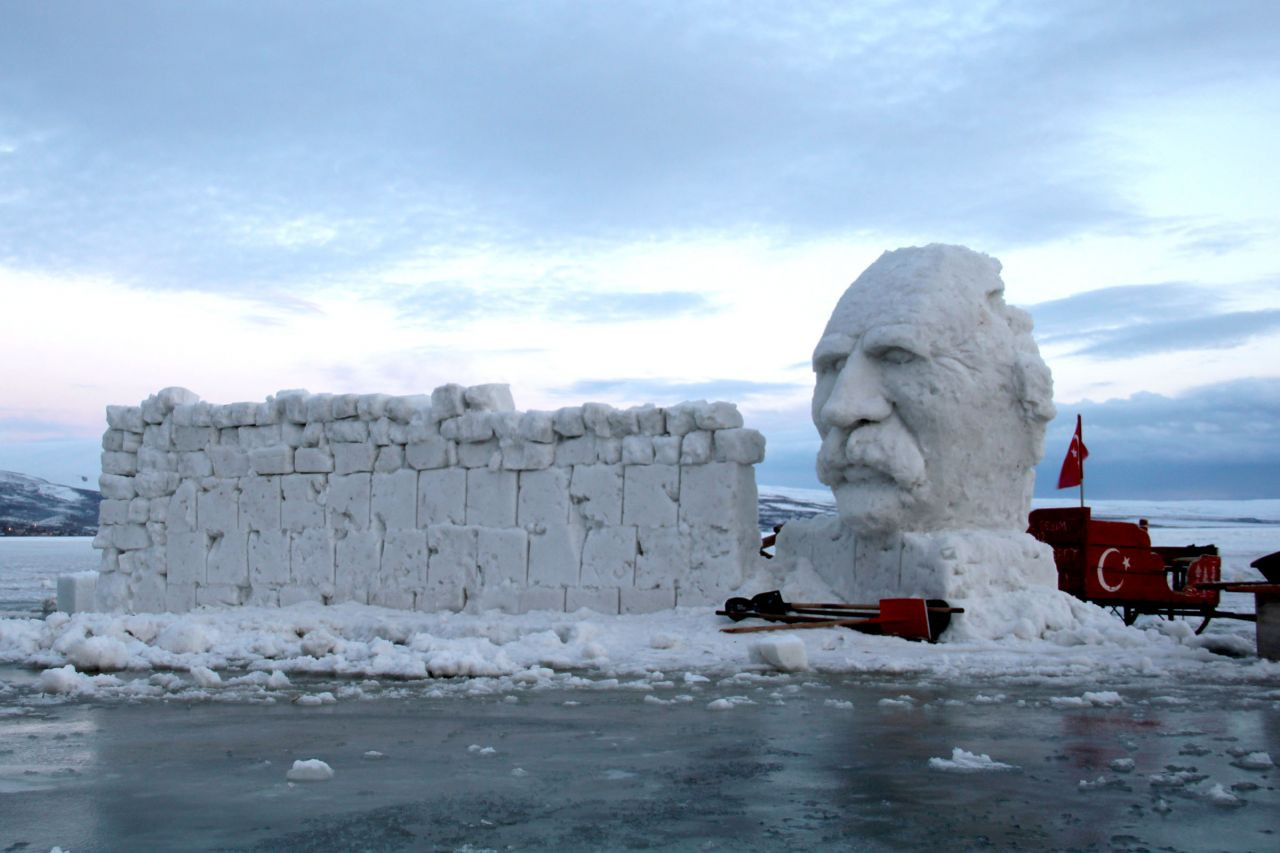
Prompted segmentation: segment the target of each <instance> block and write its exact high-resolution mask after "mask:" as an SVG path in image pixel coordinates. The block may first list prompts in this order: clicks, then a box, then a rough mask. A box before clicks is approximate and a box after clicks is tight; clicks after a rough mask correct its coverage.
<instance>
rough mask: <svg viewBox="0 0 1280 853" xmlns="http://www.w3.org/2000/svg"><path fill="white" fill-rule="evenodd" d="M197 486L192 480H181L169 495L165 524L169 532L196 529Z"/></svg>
mask: <svg viewBox="0 0 1280 853" xmlns="http://www.w3.org/2000/svg"><path fill="white" fill-rule="evenodd" d="M199 492H200V490H199V487H197V486H196V483H195V481H194V480H183V481H182V482H181V483H179V484H178V488H176V489H174V492H173V494H172V495H171V496H170V497H169V502H168V508H167V511H166V512H165V517H164V521H165V525H166V526H167V527H168V528H169V531H170V532H173V531H177V530H196V529H197V527H196V501H197V495H198V494H199Z"/></svg>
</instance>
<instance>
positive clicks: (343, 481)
mask: <svg viewBox="0 0 1280 853" xmlns="http://www.w3.org/2000/svg"><path fill="white" fill-rule="evenodd" d="M372 490H373V486H372V478H371V477H370V475H369V474H365V473H361V474H343V475H336V474H335V475H334V476H332V477H330V478H329V494H328V499H327V502H326V506H325V509H326V511H327V515H328V526H329V527H330V528H331V529H334V530H368V529H369V507H370V504H371V502H372ZM242 500H243V499H242Z"/></svg>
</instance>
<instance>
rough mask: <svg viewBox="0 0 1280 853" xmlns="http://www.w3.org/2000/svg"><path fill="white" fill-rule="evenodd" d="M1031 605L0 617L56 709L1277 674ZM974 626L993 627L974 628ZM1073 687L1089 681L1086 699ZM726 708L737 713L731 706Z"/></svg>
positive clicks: (1076, 610) (1108, 699)
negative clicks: (829, 619)
mask: <svg viewBox="0 0 1280 853" xmlns="http://www.w3.org/2000/svg"><path fill="white" fill-rule="evenodd" d="M801 587H803V583H802V584H801ZM801 592H803V589H801ZM788 594H792V593H791V592H788ZM1020 595H1021V598H1020V605H1019V606H1017V607H1015V606H1013V605H1012V604H1010V606H1008V607H1007V608H999V607H996V606H993V605H991V604H990V603H989V602H983V603H976V602H975V603H969V607H970V608H972V609H971V611H970V612H967V613H965V614H964V616H963V617H962V618H960V619H957V620H955V621H954V622H953V623H952V627H951V629H950V630H949V631H947V633H945V634H944V635H943V637H942V638H941V642H939V643H937V644H933V645H931V644H928V643H920V642H909V641H906V640H902V639H898V638H895V637H882V636H874V635H868V634H861V633H858V632H854V631H850V630H846V629H843V628H830V629H820V630H804V631H794V632H781V631H780V632H777V633H771V634H768V635H765V636H763V637H762V636H761V635H757V634H747V635H733V634H725V633H722V632H721V631H720V629H721V628H722V627H727V626H729V625H732V624H734V623H732V622H730V621H729V620H728V619H727V618H724V617H719V616H716V615H714V613H713V612H712V611H713V608H711V607H706V608H677V609H675V610H670V611H665V612H661V613H652V614H633V615H624V616H605V615H601V614H598V613H594V612H592V611H588V610H579V611H577V612H576V613H562V612H554V611H541V612H532V613H526V614H520V615H508V614H503V613H499V612H493V611H490V612H481V613H413V612H405V611H401V610H391V609H386V608H379V607H371V606H365V605H356V604H344V605H338V606H332V607H324V606H321V605H316V604H301V605H295V606H293V607H286V608H249V607H237V608H227V609H209V610H202V611H195V612H192V613H186V614H181V615H178V614H135V615H124V614H105V613H78V614H76V615H74V616H68V615H66V614H64V613H54V614H51V615H49V616H48V617H46V618H44V619H34V618H30V619H0V663H17V664H21V665H24V666H26V667H30V668H32V669H35V670H39V671H41V672H40V674H39V675H38V676H37V677H36V678H35V679H34V682H33V683H32V684H31V689H32V691H33V692H34V691H39V692H40V693H41V694H43V695H44V696H45V697H46V698H47V699H61V700H64V701H65V700H75V699H77V698H81V697H86V696H93V697H95V698H98V699H110V698H118V699H126V700H131V699H148V698H154V699H171V698H179V699H185V700H191V701H205V700H210V699H214V700H226V701H263V702H271V701H278V700H279V701H295V702H300V703H303V704H307V703H311V704H326V703H329V702H335V701H336V702H343V701H349V700H353V699H356V700H358V699H362V698H367V697H368V696H370V695H373V694H376V693H378V692H385V690H387V689H393V688H394V685H396V684H404V683H406V682H425V683H426V685H428V686H429V688H430V689H431V690H433V691H434V690H439V691H443V693H442V694H441V695H480V694H492V693H495V692H503V691H518V690H522V689H541V688H549V687H556V688H564V687H581V688H583V689H592V688H596V687H622V688H625V689H634V690H636V691H639V692H642V693H645V692H648V693H652V692H653V691H654V690H655V689H656V690H662V689H663V688H664V687H665V686H672V685H674V686H677V689H678V686H680V685H689V686H693V687H696V686H697V685H699V684H700V683H702V682H706V681H707V680H708V679H713V680H723V679H726V678H727V679H734V678H739V677H744V676H748V675H751V676H752V677H754V675H753V674H755V673H762V674H767V673H769V672H775V671H777V670H782V671H784V672H792V671H799V670H805V671H812V672H817V673H861V674H872V675H889V676H892V677H899V676H902V675H904V674H919V675H920V676H922V677H932V678H938V679H942V680H957V679H992V680H996V681H999V680H1001V679H1012V680H1017V681H1020V682H1022V683H1025V682H1026V680H1027V679H1034V678H1052V679H1055V683H1058V684H1062V685H1063V687H1064V688H1066V689H1062V690H1061V691H1060V696H1059V697H1058V701H1061V702H1064V703H1066V704H1067V705H1071V706H1077V705H1078V706H1080V707H1110V706H1115V705H1117V704H1121V703H1123V701H1124V699H1123V697H1122V696H1120V695H1119V694H1116V693H1114V692H1111V691H1105V690H1098V689H1097V687H1096V684H1097V680H1098V679H1100V678H1104V677H1114V678H1120V679H1139V678H1147V677H1163V678H1178V677H1181V676H1184V675H1185V676H1187V677H1211V678H1213V679H1214V680H1215V681H1217V682H1220V683H1227V682H1232V681H1235V682H1256V681H1259V680H1263V681H1265V680H1267V679H1271V680H1275V679H1276V678H1280V663H1275V662H1269V661H1264V660H1259V659H1257V658H1255V657H1246V658H1225V657H1220V656H1218V655H1215V654H1213V653H1212V652H1211V651H1209V650H1208V649H1206V648H1203V647H1202V644H1201V642H1200V641H1201V640H1203V638H1202V637H1195V636H1194V635H1193V634H1192V630H1191V627H1190V626H1189V625H1188V624H1186V623H1185V622H1178V623H1167V622H1158V623H1154V624H1151V625H1146V626H1143V625H1142V624H1141V623H1140V625H1139V626H1135V627H1125V626H1124V625H1123V624H1122V623H1121V622H1120V620H1119V619H1117V618H1115V617H1114V616H1111V615H1109V614H1107V613H1105V612H1104V611H1102V610H1100V609H1099V608H1096V607H1094V606H1093V605H1089V604H1085V603H1083V602H1078V601H1075V600H1074V599H1069V598H1068V599H1066V600H1065V601H1064V600H1063V599H1062V598H1061V597H1058V596H1048V595H1045V594H1043V593H1032V592H1028V593H1026V594H1025V595H1022V594H1020ZM814 600H821V599H820V598H818V599H814ZM967 619H971V620H974V621H972V622H969V623H968V624H966V622H965V621H964V620H967ZM975 623H977V624H980V625H985V626H986V627H985V628H984V629H983V630H973V628H972V626H973V625H974V624H975ZM992 626H995V627H992ZM1212 630H1214V631H1237V632H1238V634H1239V636H1240V637H1241V638H1242V641H1243V637H1244V636H1245V634H1247V633H1251V632H1252V630H1253V626H1252V625H1248V623H1244V624H1243V625H1241V624H1239V623H1226V624H1224V625H1223V626H1222V627H1221V628H1219V626H1218V623H1217V622H1215V623H1214V626H1213V629H1212ZM991 635H996V636H998V637H999V639H998V640H993V639H990V638H989V637H990V636H991ZM428 680H430V681H428ZM318 681H319V682H324V683H323V684H316V682H318ZM1073 681H1074V682H1075V683H1077V684H1078V685H1079V687H1078V688H1077V691H1076V692H1074V693H1073V692H1072V691H1071V690H1070V689H1069V688H1070V685H1071V684H1072V682H1073ZM737 692H741V691H737ZM987 692H989V693H992V694H993V695H994V696H996V697H999V696H1001V695H1002V694H1000V693H999V692H996V691H987ZM300 694H301V695H300ZM664 695H665V694H664ZM682 695H683V694H682ZM304 699H305V702H304ZM662 701H663V702H667V701H672V700H670V699H669V698H664V699H662ZM680 701H685V700H683V699H682V700H680ZM992 701H998V700H992ZM722 704H723V706H725V707H729V708H731V707H733V706H734V703H733V701H732V697H730V700H729V701H726V702H725V703H722ZM717 707H720V706H717ZM1253 760H1255V761H1258V762H1259V763H1260V758H1257V759H1253Z"/></svg>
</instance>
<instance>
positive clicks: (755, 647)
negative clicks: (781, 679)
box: [751, 637, 809, 672]
mask: <svg viewBox="0 0 1280 853" xmlns="http://www.w3.org/2000/svg"><path fill="white" fill-rule="evenodd" d="M751 658H752V660H755V661H758V662H760V663H764V664H768V665H769V666H771V667H773V668H774V669H780V670H782V671H783V672H797V671H799V670H803V669H808V668H809V654H808V652H807V651H806V650H805V646H804V640H801V639H800V638H799V637H767V638H765V639H763V640H757V641H756V642H755V643H753V644H752V646H751Z"/></svg>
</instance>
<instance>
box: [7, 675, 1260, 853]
mask: <svg viewBox="0 0 1280 853" xmlns="http://www.w3.org/2000/svg"><path fill="white" fill-rule="evenodd" d="M0 672H3V674H4V675H5V676H6V677H18V678H22V677H24V674H23V673H20V672H14V671H12V670H5V671H0ZM26 677H27V678H28V679H30V677H31V676H29V675H28V676H26ZM682 696H683V697H688V698H687V699H681V698H679V697H682ZM732 697H740V698H736V699H734V698H732ZM723 699H729V700H730V701H728V702H725V703H723V704H726V705H729V706H732V707H730V708H729V709H727V710H719V711H717V710H714V709H713V707H710V706H712V704H713V703H715V702H716V701H717V700H723ZM660 703H669V704H660ZM0 744H2V746H0V827H3V830H0V834H2V835H3V836H4V840H5V842H6V843H7V844H9V845H23V844H25V845H27V846H26V847H23V848H21V849H30V850H48V849H50V847H52V846H53V845H59V846H62V847H63V848H64V849H67V848H69V849H72V850H74V851H76V853H84V851H98V850H101V851H106V850H120V849H134V850H143V849H147V850H161V849H179V848H181V849H199V850H215V849H216V850H317V851H318V850H325V851H334V850H428V849H429V850H490V849H493V850H498V849H516V850H528V849H544V850H580V849H591V850H607V849H626V848H638V847H651V848H660V849H690V850H695V849H696V850H707V849H721V850H746V849H752V850H795V849H812V848H814V847H816V846H818V845H823V844H833V845H836V846H835V848H834V849H842V850H929V849H997V850H1008V849H1033V850H1049V849H1054V850H1056V849H1099V850H1141V849H1161V850H1207V849H1231V850H1274V849H1276V848H1277V847H1278V846H1280V838H1277V836H1276V832H1277V826H1276V824H1275V820H1274V818H1275V815H1276V814H1277V813H1280V788H1278V785H1277V783H1278V781H1280V780H1278V778H1277V777H1278V775H1280V774H1278V772H1277V770H1276V768H1275V767H1263V766H1252V765H1260V764H1261V759H1259V758H1258V754H1259V753H1266V754H1268V755H1270V756H1280V686H1278V685H1276V684H1270V685H1268V684H1251V685H1233V686H1232V688H1231V689H1230V690H1222V689H1221V688H1219V687H1217V686H1216V685H1213V684H1178V685H1167V684H1159V683H1146V684H1140V685H1134V684H1105V683H1104V684H1099V685H1095V687H1094V689H1093V690H1091V691H1086V692H1081V691H1080V689H1079V688H1078V687H1072V686H1067V685H1063V686H1061V687H1058V686H1053V685H1044V684H1038V685H1026V686H1017V685H1016V684H1013V683H1005V684H985V685H984V684H966V685H956V684H943V683H938V682H924V683H922V682H920V681H916V680H906V681H901V680H878V679H866V678H856V679H855V678H845V677H814V676H804V675H783V674H774V675H769V676H752V677H751V678H744V677H742V676H738V677H734V678H730V679H723V680H720V681H718V682H717V681H710V682H706V683H698V684H694V685H680V686H677V687H673V688H670V689H666V690H658V691H656V692H653V693H644V694H641V693H637V692H636V691H628V690H621V689H617V688H614V689H605V690H594V691H593V690H587V691H584V690H572V691H564V690H536V689H534V690H523V691H513V692H508V693H505V694H503V695H494V696H490V697H486V698H483V699H480V698H472V699H434V698H430V697H427V696H425V695H417V696H404V695H402V696H400V698H381V699H370V700H366V701H358V702H349V703H337V704H331V705H324V706H318V707H305V706H301V705H299V704H298V703H296V702H295V703H277V704H274V705H270V706H262V705H258V706H246V705H240V704H230V705H228V704H218V703H207V702H205V703H191V704H181V703H145V704H110V705H105V706H100V705H95V704H87V703H72V704H59V705H51V706H48V707H44V708H41V707H26V708H23V709H21V710H17V709H13V710H11V712H10V713H9V714H8V715H7V716H4V717H0ZM956 749H961V750H964V751H965V752H967V753H970V754H972V755H973V756H989V761H983V760H982V759H981V758H976V759H971V760H969V761H968V762H964V761H962V762H961V763H962V764H964V763H968V764H972V765H976V768H977V769H970V770H968V771H965V770H961V769H955V768H954V767H952V766H950V762H952V760H953V759H954V758H956V757H957V753H955V750H956ZM375 753H376V754H375ZM1250 756H1253V758H1252V759H1250V758H1249V757H1250ZM959 757H961V758H964V756H963V755H962V754H961V755H960V756H959ZM306 759H320V760H322V761H324V762H326V763H327V764H328V765H329V766H331V767H332V768H333V771H334V776H333V778H332V779H331V780H329V781H324V782H309V783H307V782H299V783H290V782H288V781H287V780H286V778H285V774H286V772H287V771H288V770H289V768H290V767H291V766H292V764H293V762H294V761H295V760H306ZM996 763H999V764H1003V765H1009V767H1008V768H995V767H994V765H995V764H996ZM8 849H19V848H18V847H16V846H11V847H8Z"/></svg>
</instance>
